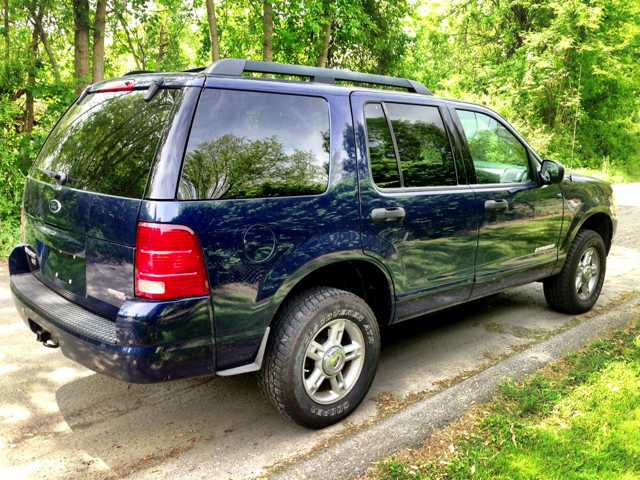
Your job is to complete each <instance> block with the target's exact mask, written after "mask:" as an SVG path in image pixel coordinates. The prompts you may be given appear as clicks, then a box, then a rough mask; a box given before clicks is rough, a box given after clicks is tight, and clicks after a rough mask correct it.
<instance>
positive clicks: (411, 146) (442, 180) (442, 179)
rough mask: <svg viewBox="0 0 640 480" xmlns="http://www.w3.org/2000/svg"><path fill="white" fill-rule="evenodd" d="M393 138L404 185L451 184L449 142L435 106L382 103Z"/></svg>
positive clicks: (451, 170)
mask: <svg viewBox="0 0 640 480" xmlns="http://www.w3.org/2000/svg"><path fill="white" fill-rule="evenodd" d="M385 105H386V107H387V111H388V113H389V118H390V119H391V127H392V128H393V134H394V135H395V137H396V143H397V145H398V154H399V155H400V167H401V168H402V177H403V179H404V186H405V187H435V186H440V185H455V184H456V183H457V180H456V170H455V166H454V164H453V155H452V153H451V144H450V143H449V139H448V137H447V134H446V132H445V131H444V124H443V123H442V118H441V117H440V112H439V111H438V108H437V107H428V106H422V105H402V104H399V103H387V104H385Z"/></svg>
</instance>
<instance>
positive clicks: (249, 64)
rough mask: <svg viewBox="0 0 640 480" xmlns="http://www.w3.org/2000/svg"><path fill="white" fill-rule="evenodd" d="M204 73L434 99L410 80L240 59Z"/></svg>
mask: <svg viewBox="0 0 640 480" xmlns="http://www.w3.org/2000/svg"><path fill="white" fill-rule="evenodd" d="M199 71H204V73H207V74H213V75H230V76H241V75H242V74H243V73H244V72H254V73H271V74H276V75H291V76H295V77H309V80H310V81H312V82H320V83H335V82H336V80H339V81H346V82H356V83H369V84H373V85H384V86H387V87H398V88H406V89H407V90H408V91H409V92H411V93H420V94H422V95H433V94H432V93H431V91H429V89H428V88H427V87H425V86H424V85H422V84H421V83H420V82H416V81H415V80H409V79H408V78H397V77H386V76H384V75H374V74H370V73H360V72H351V71H348V70H334V69H331V68H320V67H307V66H304V65H289V64H287V63H274V62H261V61H257V60H243V59H239V58H225V59H223V60H218V61H217V62H215V63H212V64H211V65H209V66H208V67H206V68H204V69H203V70H199Z"/></svg>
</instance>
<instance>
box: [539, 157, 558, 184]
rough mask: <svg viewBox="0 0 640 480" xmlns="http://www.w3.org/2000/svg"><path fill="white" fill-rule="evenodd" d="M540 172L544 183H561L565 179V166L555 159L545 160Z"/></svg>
mask: <svg viewBox="0 0 640 480" xmlns="http://www.w3.org/2000/svg"><path fill="white" fill-rule="evenodd" d="M539 173H540V180H541V181H542V184H543V185H550V184H552V183H560V182H561V181H562V180H564V166H563V165H562V164H561V163H560V162H556V161H555V160H543V161H542V165H540V170H539Z"/></svg>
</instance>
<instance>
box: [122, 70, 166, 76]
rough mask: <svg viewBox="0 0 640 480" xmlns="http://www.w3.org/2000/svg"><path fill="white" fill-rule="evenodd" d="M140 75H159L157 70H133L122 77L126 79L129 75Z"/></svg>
mask: <svg viewBox="0 0 640 480" xmlns="http://www.w3.org/2000/svg"><path fill="white" fill-rule="evenodd" d="M140 73H158V71H157V70H131V71H130V72H127V73H124V74H123V75H122V76H123V77H126V76H127V75H138V74H140Z"/></svg>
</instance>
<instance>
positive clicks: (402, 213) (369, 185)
mask: <svg viewBox="0 0 640 480" xmlns="http://www.w3.org/2000/svg"><path fill="white" fill-rule="evenodd" d="M351 105H352V112H353V117H354V125H355V129H356V132H355V134H356V148H357V157H358V178H359V185H360V208H361V219H362V220H361V221H362V248H363V250H364V252H365V253H366V254H367V255H370V256H372V257H374V258H376V259H378V260H379V261H380V262H382V263H383V264H384V265H385V266H386V268H387V269H388V270H389V272H390V273H391V275H392V277H393V281H394V287H395V292H396V313H395V318H396V320H402V319H407V318H410V317H413V316H416V315H419V314H421V313H425V312H427V311H431V310H436V309H438V308H442V307H444V306H448V305H452V304H455V303H460V302H463V301H466V300H467V299H468V298H469V295H470V293H471V287H472V285H473V274H474V263H475V254H476V245H477V219H476V202H475V196H474V193H473V191H472V189H471V188H470V187H469V185H466V183H467V182H466V176H465V172H464V170H461V169H460V168H457V167H456V163H455V159H454V157H455V156H457V155H459V154H460V149H459V147H460V146H459V145H458V144H456V141H455V138H454V137H453V136H452V135H451V133H450V129H451V125H452V124H451V121H450V117H449V114H448V112H447V110H446V108H445V107H444V103H443V102H442V101H440V100H438V99H434V98H432V97H419V96H417V95H410V96H409V95H401V94H393V93H386V94H385V93H380V94H371V93H363V92H357V93H353V94H352V95H351Z"/></svg>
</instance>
